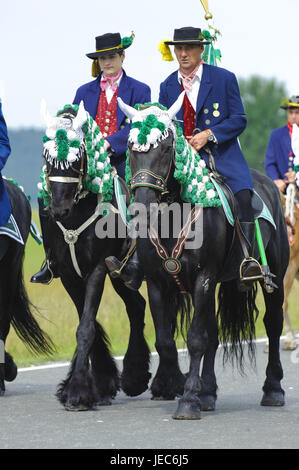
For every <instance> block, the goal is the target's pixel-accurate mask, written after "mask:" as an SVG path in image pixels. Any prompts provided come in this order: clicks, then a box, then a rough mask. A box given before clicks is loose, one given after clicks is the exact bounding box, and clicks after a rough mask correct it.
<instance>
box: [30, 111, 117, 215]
mask: <svg viewBox="0 0 299 470" xmlns="http://www.w3.org/2000/svg"><path fill="white" fill-rule="evenodd" d="M41 111H42V115H43V118H44V120H45V123H46V126H47V129H46V133H45V136H44V138H43V142H44V151H43V156H44V159H45V165H44V167H43V173H42V175H41V179H42V182H41V183H39V189H40V194H39V197H43V198H44V201H45V202H46V203H47V205H48V206H49V211H50V214H51V215H52V217H54V219H55V220H62V219H63V218H66V217H67V216H68V215H69V214H70V213H71V210H72V208H73V206H74V204H76V203H77V202H78V201H79V199H80V198H81V197H82V196H83V195H86V194H87V191H90V192H93V193H96V194H97V193H101V194H102V192H103V186H104V192H105V191H106V192H107V187H106V186H107V183H110V182H111V165H110V160H109V156H108V154H107V152H106V150H105V147H104V139H103V138H102V134H101V132H100V129H99V127H98V126H97V124H96V123H95V121H94V120H93V119H92V118H91V116H90V115H89V114H88V112H87V111H86V110H85V109H84V104H83V102H81V103H80V106H71V105H66V106H65V107H64V108H63V109H62V110H61V111H58V113H57V115H56V117H52V116H50V114H49V113H48V112H47V110H46V105H45V102H43V103H42V109H41ZM105 184H106V186H105Z"/></svg>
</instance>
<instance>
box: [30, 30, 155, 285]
mask: <svg viewBox="0 0 299 470" xmlns="http://www.w3.org/2000/svg"><path fill="white" fill-rule="evenodd" d="M133 39H134V34H133V33H132V34H131V36H130V37H124V38H121V35H120V33H107V34H103V35H101V36H97V37H96V38H95V40H96V51H95V52H92V53H89V54H86V55H87V57H88V58H89V59H92V60H93V62H92V76H93V77H96V79H95V80H92V81H91V82H88V83H86V84H84V85H82V86H81V87H79V88H78V90H77V92H76V96H75V98H74V102H73V104H80V102H81V101H82V100H83V102H84V108H85V109H86V111H88V113H89V114H90V115H91V116H92V118H93V119H95V121H96V123H97V124H98V126H99V128H100V130H101V132H102V134H103V138H104V139H105V147H106V150H107V151H108V152H109V153H110V162H111V165H112V166H114V167H115V168H116V170H117V173H118V175H119V176H121V177H122V178H123V179H125V168H126V150H127V141H128V135H129V132H130V128H131V124H130V123H129V122H128V121H127V120H126V116H125V115H124V113H123V112H122V111H121V109H120V108H119V107H118V104H117V97H118V96H119V97H121V98H122V100H123V101H124V102H125V103H127V104H129V105H131V106H134V105H135V104H137V103H141V104H144V103H147V102H150V101H151V90H150V87H149V86H148V85H146V84H145V83H142V82H140V81H138V80H135V79H134V78H131V77H129V76H128V75H127V74H126V72H125V71H124V69H123V68H122V65H123V61H124V59H125V49H127V48H128V47H129V46H131V44H132V42H133ZM39 216H40V223H41V229H42V234H43V240H44V249H45V253H46V260H45V262H44V263H43V266H42V267H41V270H40V271H39V272H38V273H36V274H34V276H32V278H31V282H34V283H41V284H49V282H51V280H52V279H53V277H57V276H58V273H57V270H56V267H55V263H54V261H53V260H51V259H50V258H51V256H50V253H49V251H48V247H47V246H46V245H47V241H46V236H47V235H46V234H47V231H48V230H47V225H48V214H47V212H46V211H45V210H44V208H43V206H42V201H41V200H40V199H39ZM129 263H130V260H129Z"/></svg>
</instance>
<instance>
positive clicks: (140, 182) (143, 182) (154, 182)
mask: <svg viewBox="0 0 299 470" xmlns="http://www.w3.org/2000/svg"><path fill="white" fill-rule="evenodd" d="M140 186H141V187H144V186H146V187H147V188H152V189H155V190H156V191H161V192H165V191H167V186H166V181H165V180H164V178H162V176H159V175H156V174H155V173H153V172H152V171H150V170H139V171H137V173H135V175H134V177H133V178H132V179H131V191H133V190H134V189H135V188H138V187H140Z"/></svg>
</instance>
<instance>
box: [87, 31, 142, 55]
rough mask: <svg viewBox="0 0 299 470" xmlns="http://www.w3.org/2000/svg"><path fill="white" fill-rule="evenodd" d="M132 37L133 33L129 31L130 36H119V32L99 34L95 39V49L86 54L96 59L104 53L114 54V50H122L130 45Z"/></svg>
mask: <svg viewBox="0 0 299 470" xmlns="http://www.w3.org/2000/svg"><path fill="white" fill-rule="evenodd" d="M133 38H134V33H131V36H130V37H124V38H121V35H120V34H119V33H106V34H102V35H101V36H97V37H96V38H95V39H96V50H95V52H90V53H89V54H86V55H87V57H89V59H97V58H98V57H101V56H104V55H111V54H115V53H116V52H122V51H123V50H124V49H127V48H128V47H130V46H131V44H132V42H133Z"/></svg>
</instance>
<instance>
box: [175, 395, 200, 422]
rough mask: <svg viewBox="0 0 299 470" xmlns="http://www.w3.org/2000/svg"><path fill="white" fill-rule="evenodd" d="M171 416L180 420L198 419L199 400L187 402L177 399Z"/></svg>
mask: <svg viewBox="0 0 299 470" xmlns="http://www.w3.org/2000/svg"><path fill="white" fill-rule="evenodd" d="M172 418H173V419H180V420H188V419H190V420H191V419H192V420H194V419H200V405H199V402H188V401H184V400H183V399H181V400H179V404H178V408H177V410H176V413H175V414H174V415H173V416H172Z"/></svg>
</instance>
